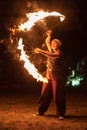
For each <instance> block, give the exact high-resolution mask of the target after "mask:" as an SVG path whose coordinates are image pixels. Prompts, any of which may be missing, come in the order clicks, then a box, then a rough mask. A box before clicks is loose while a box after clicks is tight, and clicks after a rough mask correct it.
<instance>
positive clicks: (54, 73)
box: [34, 30, 66, 119]
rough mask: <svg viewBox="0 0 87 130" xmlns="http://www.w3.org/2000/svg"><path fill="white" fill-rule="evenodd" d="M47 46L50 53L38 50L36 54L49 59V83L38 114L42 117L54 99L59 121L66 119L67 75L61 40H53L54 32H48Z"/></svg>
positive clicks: (40, 102) (46, 85)
mask: <svg viewBox="0 0 87 130" xmlns="http://www.w3.org/2000/svg"><path fill="white" fill-rule="evenodd" d="M46 34H47V38H46V46H47V49H48V51H45V50H42V49H40V48H36V49H35V50H34V51H35V53H41V54H43V55H44V56H46V57H47V70H46V78H47V79H48V83H43V85H42V92H41V96H40V99H39V109H38V114H39V115H40V116H42V115H44V113H45V112H46V111H47V110H48V107H49V105H50V102H51V99H52V97H53V99H54V102H55V104H56V112H57V116H58V117H59V119H64V115H65V110H66V101H65V77H64V76H65V75H64V68H63V65H62V60H63V57H62V52H61V49H60V48H61V46H62V43H61V41H60V40H59V39H53V40H52V39H51V38H52V30H48V31H47V32H46Z"/></svg>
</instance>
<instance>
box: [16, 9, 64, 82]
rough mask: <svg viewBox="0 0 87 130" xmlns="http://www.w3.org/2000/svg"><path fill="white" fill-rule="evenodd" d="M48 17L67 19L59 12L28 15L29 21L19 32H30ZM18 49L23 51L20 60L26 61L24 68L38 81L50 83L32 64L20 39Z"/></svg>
mask: <svg viewBox="0 0 87 130" xmlns="http://www.w3.org/2000/svg"><path fill="white" fill-rule="evenodd" d="M48 16H58V17H60V20H61V21H63V20H64V19H65V16H64V15H62V14H60V13H58V12H50V13H49V12H44V11H38V12H34V13H29V14H27V17H28V21H27V22H25V23H24V24H21V25H20V26H19V30H22V31H24V30H25V31H29V30H30V29H31V27H33V26H34V25H35V23H36V22H37V21H39V20H42V19H43V18H45V17H48ZM18 49H20V50H21V56H20V60H23V61H24V67H25V68H26V69H27V70H28V72H29V73H30V74H31V75H32V76H33V77H34V78H35V79H37V81H42V82H48V79H47V78H45V77H43V76H42V75H41V74H40V73H39V72H38V70H37V69H36V68H35V66H34V65H33V64H32V63H31V62H30V60H29V56H27V55H26V53H25V51H24V45H23V39H22V38H20V39H19V42H18Z"/></svg>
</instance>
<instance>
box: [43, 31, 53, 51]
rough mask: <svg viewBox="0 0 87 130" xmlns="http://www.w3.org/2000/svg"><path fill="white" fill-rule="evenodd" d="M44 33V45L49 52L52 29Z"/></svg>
mask: <svg viewBox="0 0 87 130" xmlns="http://www.w3.org/2000/svg"><path fill="white" fill-rule="evenodd" d="M46 34H47V38H46V40H45V42H46V46H47V48H48V50H49V52H51V51H52V49H51V36H52V30H48V31H47V32H46Z"/></svg>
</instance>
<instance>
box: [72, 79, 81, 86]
mask: <svg viewBox="0 0 87 130" xmlns="http://www.w3.org/2000/svg"><path fill="white" fill-rule="evenodd" d="M79 85H80V81H79V80H75V79H74V80H72V86H79Z"/></svg>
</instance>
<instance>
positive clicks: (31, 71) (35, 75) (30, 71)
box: [18, 38, 48, 82]
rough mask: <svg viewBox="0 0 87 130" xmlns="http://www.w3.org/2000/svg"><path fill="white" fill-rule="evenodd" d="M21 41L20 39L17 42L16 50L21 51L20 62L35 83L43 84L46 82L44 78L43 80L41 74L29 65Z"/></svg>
mask: <svg viewBox="0 0 87 130" xmlns="http://www.w3.org/2000/svg"><path fill="white" fill-rule="evenodd" d="M22 43H23V39H22V38H20V39H19V42H18V49H19V50H21V56H20V60H23V61H24V67H25V68H26V70H27V71H28V72H29V73H30V74H31V75H32V76H33V77H34V78H35V79H37V81H43V82H48V80H47V79H46V78H44V77H43V76H42V75H41V74H39V72H38V70H37V69H36V68H35V66H34V65H33V64H31V63H30V60H29V56H27V55H26V53H25V51H24V45H23V44H22Z"/></svg>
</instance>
